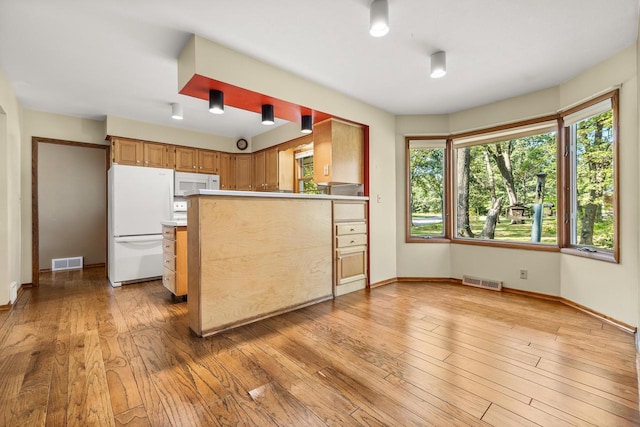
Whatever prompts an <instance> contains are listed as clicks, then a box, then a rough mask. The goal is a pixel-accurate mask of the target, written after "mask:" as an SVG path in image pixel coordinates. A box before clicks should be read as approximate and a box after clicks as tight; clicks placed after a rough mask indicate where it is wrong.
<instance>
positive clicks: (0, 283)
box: [0, 70, 22, 305]
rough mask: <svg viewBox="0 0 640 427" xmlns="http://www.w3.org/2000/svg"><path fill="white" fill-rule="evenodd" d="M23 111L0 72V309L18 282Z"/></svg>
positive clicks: (7, 300)
mask: <svg viewBox="0 0 640 427" xmlns="http://www.w3.org/2000/svg"><path fill="white" fill-rule="evenodd" d="M21 120H22V111H21V108H20V105H19V104H18V100H17V98H16V96H15V94H14V92H13V89H12V88H11V86H10V85H9V82H8V81H7V79H6V77H5V75H4V73H3V72H2V70H0V305H4V304H8V303H10V302H11V300H12V292H11V290H12V289H11V288H12V286H13V287H14V288H13V289H14V292H15V291H16V290H17V286H18V285H19V284H20V283H21V278H20V232H19V230H20V221H21V218H20V167H21V165H20V133H21Z"/></svg>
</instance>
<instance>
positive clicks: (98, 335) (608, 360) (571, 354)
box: [0, 269, 640, 426]
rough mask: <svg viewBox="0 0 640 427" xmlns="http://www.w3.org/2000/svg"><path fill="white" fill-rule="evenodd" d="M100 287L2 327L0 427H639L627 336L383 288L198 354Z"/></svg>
mask: <svg viewBox="0 0 640 427" xmlns="http://www.w3.org/2000/svg"><path fill="white" fill-rule="evenodd" d="M103 276H104V271H103V270H102V269H88V270H85V271H76V272H58V273H47V274H44V275H43V276H42V278H41V282H40V283H41V286H40V288H39V289H37V290H26V291H25V292H24V293H23V294H22V295H21V297H20V299H19V300H18V303H17V305H16V306H15V307H14V309H13V310H11V311H8V312H6V311H5V312H0V425H7V426H14V425H29V426H31V425H51V426H62V425H65V424H66V425H82V426H87V425H100V426H107V425H154V426H164V425H167V426H169V425H174V426H186V425H238V424H240V425H260V426H262V425H289V426H308V425H311V426H313V425H392V426H398V425H438V426H453V425H495V426H510V425H513V426H522V425H536V424H538V425H546V426H565V425H597V426H614V425H615V426H618V425H620V426H624V425H639V424H640V416H639V415H638V377H637V368H636V353H635V351H634V346H633V336H632V335H630V334H628V333H625V332H622V331H620V330H618V329H616V328H615V327H612V326H610V325H608V324H603V323H602V322H600V321H598V320H596V319H594V318H592V317H589V316H587V315H585V314H583V313H580V312H578V311H576V310H574V309H571V308H569V307H566V306H563V305H561V304H559V303H555V302H547V301H541V300H536V299H531V298H528V297H523V296H519V295H512V294H504V293H497V292H491V291H485V290H479V289H474V288H467V287H462V286H458V285H445V284H434V283H432V284H426V283H412V284H392V285H387V286H384V287H380V288H377V289H374V290H372V291H371V292H370V293H369V292H366V291H361V292H356V293H353V294H349V295H345V296H342V297H340V298H338V299H336V300H335V301H329V302H325V303H321V304H317V305H315V306H312V307H308V308H305V309H302V310H299V311H296V312H292V313H289V314H285V315H282V316H278V317H275V318H272V319H268V320H265V321H262V322H259V323H255V324H252V325H249V326H245V327H242V328H239V329H236V330H234V331H231V332H227V333H225V334H223V335H220V336H215V337H211V338H207V339H201V338H196V337H193V336H191V335H190V334H189V331H188V326H187V325H188V320H187V316H186V303H185V302H173V301H172V300H171V298H170V296H169V293H168V291H166V290H165V289H164V288H163V287H162V285H161V283H160V282H159V281H156V282H149V283H146V284H137V285H130V286H124V287H122V288H119V289H112V288H110V287H109V285H108V284H107V281H106V280H105V279H104V277H103ZM283 285H286V284H283Z"/></svg>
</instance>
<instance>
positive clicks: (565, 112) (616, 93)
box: [560, 89, 620, 118]
mask: <svg viewBox="0 0 640 427" xmlns="http://www.w3.org/2000/svg"><path fill="white" fill-rule="evenodd" d="M619 94H620V89H613V90H610V91H609V92H606V93H603V94H602V95H598V96H596V97H595V98H591V99H589V100H588V101H585V102H582V103H580V104H578V105H576V106H574V107H571V108H568V109H566V110H563V111H561V112H560V117H561V118H564V117H566V116H568V115H570V114H573V113H575V112H576V111H580V110H584V109H585V108H588V107H591V106H592V105H595V104H597V103H598V102H602V101H604V100H605V99H607V98H612V99H611V100H612V101H613V98H614V97H617V96H619Z"/></svg>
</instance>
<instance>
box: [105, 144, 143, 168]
mask: <svg viewBox="0 0 640 427" xmlns="http://www.w3.org/2000/svg"><path fill="white" fill-rule="evenodd" d="M111 148H112V152H113V154H112V160H113V163H116V164H119V165H130V166H142V159H143V147H142V141H134V140H131V139H120V138H113V139H112V143H111Z"/></svg>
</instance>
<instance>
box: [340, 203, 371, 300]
mask: <svg viewBox="0 0 640 427" xmlns="http://www.w3.org/2000/svg"><path fill="white" fill-rule="evenodd" d="M366 208H367V205H366V202H358V201H334V202H333V238H334V252H335V254H334V257H335V258H334V295H335V296H339V295H344V294H346V293H349V292H353V291H357V290H359V289H364V288H365V287H366V286H367V278H368V274H367V215H366V213H367V209H366Z"/></svg>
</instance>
